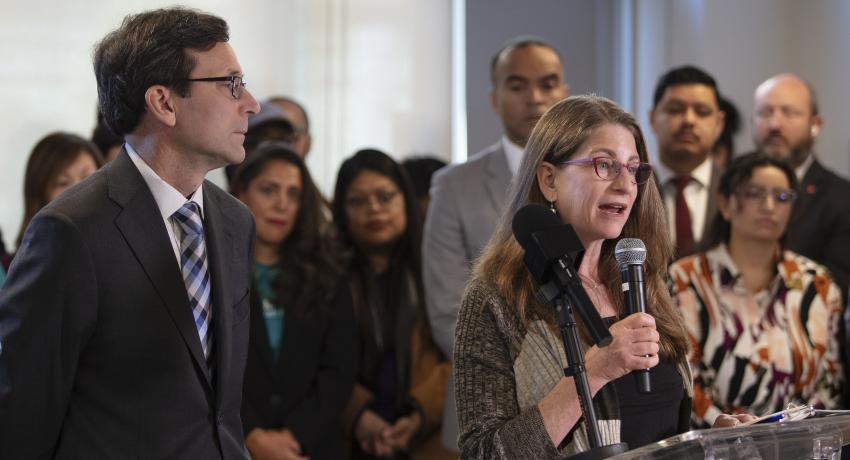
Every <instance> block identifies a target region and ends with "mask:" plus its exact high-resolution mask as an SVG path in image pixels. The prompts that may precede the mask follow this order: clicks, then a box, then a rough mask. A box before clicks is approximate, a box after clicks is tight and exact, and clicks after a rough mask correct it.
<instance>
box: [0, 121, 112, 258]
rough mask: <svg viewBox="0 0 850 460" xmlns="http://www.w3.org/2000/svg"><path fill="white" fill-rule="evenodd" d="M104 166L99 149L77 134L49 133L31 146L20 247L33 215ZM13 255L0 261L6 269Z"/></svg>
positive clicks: (19, 240)
mask: <svg viewBox="0 0 850 460" xmlns="http://www.w3.org/2000/svg"><path fill="white" fill-rule="evenodd" d="M102 165H103V157H102V156H101V154H100V149H98V148H97V146H96V145H94V144H93V143H92V142H90V141H88V140H86V139H83V138H82V137H80V136H77V135H76V134H71V133H64V132H54V133H50V134H48V135H46V136H44V137H43V138H41V140H39V141H38V143H36V144H35V147H33V149H32V152H31V153H30V156H29V160H27V168H26V172H25V173H24V217H23V219H21V226H20V228H19V230H18V237H17V239H16V240H15V247H18V246H20V245H21V239H22V238H23V235H24V231H25V230H26V228H27V226H28V225H29V223H30V221H31V220H32V218H33V216H35V214H36V213H37V212H38V211H40V210H41V208H43V207H44V206H46V205H47V203H50V202H51V201H53V199H54V198H56V197H57V196H59V195H60V194H61V193H62V192H64V191H65V190H66V189H68V188H70V187H71V186H73V185H75V184H77V183H78V182H80V181H82V180H83V179H85V178H86V177H88V176H90V175H92V174H93V173H94V172H95V171H97V169H98V168H100V167H101V166H102ZM13 258H14V253H12V254H9V255H7V256H5V257H4V258H3V267H4V268H5V269H6V270H8V269H9V265H10V264H11V261H12V259H13Z"/></svg>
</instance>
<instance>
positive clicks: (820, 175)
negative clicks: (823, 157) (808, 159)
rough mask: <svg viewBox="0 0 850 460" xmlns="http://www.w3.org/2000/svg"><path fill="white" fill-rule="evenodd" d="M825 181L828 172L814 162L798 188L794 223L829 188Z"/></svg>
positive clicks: (792, 217) (793, 216) (792, 216)
mask: <svg viewBox="0 0 850 460" xmlns="http://www.w3.org/2000/svg"><path fill="white" fill-rule="evenodd" d="M825 179H826V170H824V169H823V166H821V164H820V163H819V162H818V161H817V160H814V161H812V164H811V166H809V170H808V171H806V175H805V176H803V180H801V181H800V184H799V186H798V187H797V200H796V202H795V203H794V209H793V210H792V211H791V219H792V222H793V221H794V220H796V219H797V218H799V215H800V214H801V213H802V211H803V210H805V209H807V208H808V207H809V202H810V201H811V200H814V199H815V198H816V197H817V196H823V195H822V193H823V192H824V191H825V187H827V186H828V183H827V182H826V180H825Z"/></svg>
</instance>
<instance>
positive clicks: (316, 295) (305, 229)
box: [231, 142, 356, 459]
mask: <svg viewBox="0 0 850 460" xmlns="http://www.w3.org/2000/svg"><path fill="white" fill-rule="evenodd" d="M231 193H233V195H235V196H236V197H237V198H239V199H240V200H241V201H242V202H243V203H245V204H246V205H247V206H248V207H249V208H250V209H251V212H252V213H253V214H254V218H255V219H256V227H257V239H256V243H255V248H254V249H255V250H254V255H255V257H254V258H255V265H254V290H253V291H252V296H251V330H250V336H249V337H250V338H249V342H250V343H249V349H248V350H249V351H248V360H247V364H246V370H245V381H244V385H243V399H242V423H243V429H244V430H245V444H246V445H247V447H248V450H249V451H250V452H251V456H252V457H253V458H255V459H300V458H304V457H309V458H312V459H337V458H345V456H346V446H345V443H344V441H343V437H342V432H341V431H340V429H339V422H338V420H339V416H340V413H341V411H342V409H343V407H344V405H345V403H346V401H348V398H349V396H350V394H351V387H352V385H353V383H354V372H355V364H354V363H355V358H356V356H355V353H354V350H355V344H356V342H355V334H356V329H355V328H354V327H353V326H352V323H353V321H354V315H353V311H352V310H351V300H350V296H349V293H348V290H347V288H346V287H347V286H345V285H341V284H340V275H341V273H342V270H341V268H340V265H339V264H338V262H337V257H336V256H335V253H334V247H333V246H334V242H333V241H332V240H330V239H329V238H327V237H326V236H324V234H323V233H321V232H319V229H320V228H322V227H323V226H325V225H326V222H323V221H324V219H325V218H324V215H323V214H322V210H321V207H320V206H321V205H320V203H321V201H320V197H319V196H318V192H317V189H316V187H315V186H314V184H313V181H312V179H311V178H310V174H309V172H308V171H307V168H306V166H305V165H304V162H303V160H302V159H301V158H300V157H299V156H298V155H297V154H296V153H295V152H294V151H293V150H292V148H291V147H290V146H289V144H285V143H282V142H267V143H264V144H260V146H258V147H257V148H256V149H255V150H254V151H253V152H252V154H251V155H249V156H248V158H247V159H246V160H245V162H244V163H242V165H240V167H239V169H238V170H237V171H236V173H235V175H234V178H233V181H232V183H231Z"/></svg>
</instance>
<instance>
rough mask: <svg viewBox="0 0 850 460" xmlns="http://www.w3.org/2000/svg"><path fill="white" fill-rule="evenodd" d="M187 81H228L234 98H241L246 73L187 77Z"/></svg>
mask: <svg viewBox="0 0 850 460" xmlns="http://www.w3.org/2000/svg"><path fill="white" fill-rule="evenodd" d="M186 81H226V82H227V87H228V88H230V95H231V96H233V99H239V96H241V95H242V88H244V87H245V76H244V75H228V76H226V77H205V78H187V79H186Z"/></svg>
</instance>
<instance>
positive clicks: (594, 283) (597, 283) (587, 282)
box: [578, 273, 602, 291]
mask: <svg viewBox="0 0 850 460" xmlns="http://www.w3.org/2000/svg"><path fill="white" fill-rule="evenodd" d="M578 277H579V278H581V283H582V284H584V286H585V287H586V288H588V289H590V290H591V291H592V290H594V289H596V288H598V287H599V286H602V282H601V281H593V280H592V279H590V277H588V276H584V275H582V274H581V273H579V274H578Z"/></svg>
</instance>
